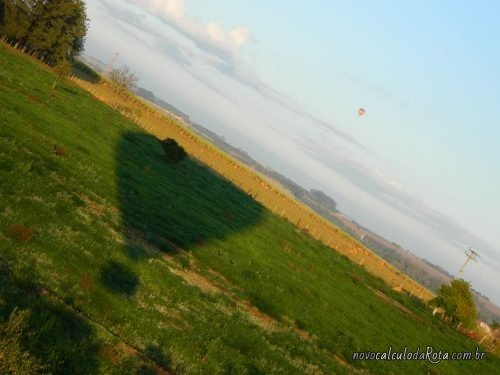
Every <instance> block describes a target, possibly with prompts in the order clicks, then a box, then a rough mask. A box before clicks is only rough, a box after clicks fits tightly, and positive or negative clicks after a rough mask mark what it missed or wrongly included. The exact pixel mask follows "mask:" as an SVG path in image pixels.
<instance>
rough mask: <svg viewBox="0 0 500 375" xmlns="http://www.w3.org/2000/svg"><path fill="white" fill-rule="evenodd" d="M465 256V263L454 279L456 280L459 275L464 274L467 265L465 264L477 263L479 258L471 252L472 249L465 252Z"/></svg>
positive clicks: (475, 253)
mask: <svg viewBox="0 0 500 375" xmlns="http://www.w3.org/2000/svg"><path fill="white" fill-rule="evenodd" d="M465 255H466V256H467V259H466V260H465V263H464V264H463V266H462V267H461V268H460V270H459V271H458V273H457V274H456V276H455V279H458V278H459V277H460V275H461V274H462V273H463V272H464V268H465V266H466V265H467V263H469V262H470V261H471V260H473V261H474V262H476V263H477V259H478V258H479V254H478V253H477V252H475V251H474V250H472V247H469V250H467V251H465Z"/></svg>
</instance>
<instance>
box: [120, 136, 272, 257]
mask: <svg viewBox="0 0 500 375" xmlns="http://www.w3.org/2000/svg"><path fill="white" fill-rule="evenodd" d="M167 155H168V152H167V154H166V153H165V150H164V149H163V148H162V145H161V143H160V141H159V140H158V138H156V137H154V136H152V135H149V134H144V133H140V132H129V133H126V134H125V135H124V136H123V137H122V139H121V141H120V143H119V145H118V160H119V163H118V170H117V174H118V179H119V189H120V203H121V211H122V215H123V216H122V223H123V226H124V230H125V235H126V246H125V250H126V252H127V255H128V256H129V257H130V258H131V259H134V260H140V259H143V258H147V257H150V256H151V255H152V253H151V252H149V251H147V248H148V246H149V247H151V246H153V247H154V248H156V249H159V250H160V251H162V252H167V253H171V252H175V251H179V249H182V250H183V251H188V250H191V249H192V248H193V247H196V246H199V245H203V244H205V243H207V242H208V241H210V240H214V239H215V240H217V239H223V238H225V237H227V236H229V235H231V234H234V233H236V232H238V231H240V230H243V229H245V228H247V227H250V226H253V225H255V224H256V223H257V222H258V221H259V220H260V219H261V217H262V215H263V207H262V206H261V205H260V204H259V203H257V202H256V201H255V200H253V199H252V198H251V197H250V196H249V195H248V194H246V193H245V192H243V191H242V190H241V189H239V188H238V187H236V186H235V185H233V184H232V183H231V182H229V181H228V180H226V179H225V178H223V177H222V176H220V175H219V174H217V173H216V172H214V171H213V170H211V169H210V168H209V167H207V166H206V165H204V164H202V163H201V162H199V161H198V160H196V159H194V158H192V157H189V156H188V157H186V158H184V159H182V160H180V161H172V160H168V157H167ZM145 244H146V246H145Z"/></svg>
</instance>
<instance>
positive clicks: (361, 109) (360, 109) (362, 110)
mask: <svg viewBox="0 0 500 375" xmlns="http://www.w3.org/2000/svg"><path fill="white" fill-rule="evenodd" d="M365 113H366V111H365V109H364V108H359V109H358V117H361V116H364V114H365Z"/></svg>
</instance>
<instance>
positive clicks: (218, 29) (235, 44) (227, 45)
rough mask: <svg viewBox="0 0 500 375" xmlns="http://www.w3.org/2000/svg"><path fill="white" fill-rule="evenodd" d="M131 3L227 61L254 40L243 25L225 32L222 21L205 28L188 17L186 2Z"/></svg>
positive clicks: (143, 0)
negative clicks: (251, 39)
mask: <svg viewBox="0 0 500 375" xmlns="http://www.w3.org/2000/svg"><path fill="white" fill-rule="evenodd" d="M128 2H129V3H133V4H135V5H137V6H139V7H140V8H142V9H144V10H146V11H147V12H148V13H149V14H151V15H153V16H155V17H157V18H158V19H160V20H161V21H163V22H165V23H166V24H168V25H170V26H171V27H173V28H175V29H176V30H177V31H178V32H180V33H182V34H184V35H185V36H186V37H188V38H190V39H192V40H193V41H194V43H196V45H197V46H198V47H199V48H201V49H203V50H205V51H210V52H212V53H215V54H217V55H222V57H224V58H225V59H229V60H232V59H235V58H236V57H237V55H238V53H239V51H240V49H241V48H242V47H243V46H244V45H245V44H246V43H247V42H248V41H249V40H250V37H251V35H250V31H249V30H248V29H247V28H245V27H243V26H237V27H234V28H232V29H230V30H226V29H225V28H224V26H223V25H222V24H221V23H219V22H210V23H208V24H207V25H204V24H203V23H201V22H200V21H198V20H196V19H194V18H191V17H189V16H188V15H187V13H186V4H185V2H184V0H128Z"/></svg>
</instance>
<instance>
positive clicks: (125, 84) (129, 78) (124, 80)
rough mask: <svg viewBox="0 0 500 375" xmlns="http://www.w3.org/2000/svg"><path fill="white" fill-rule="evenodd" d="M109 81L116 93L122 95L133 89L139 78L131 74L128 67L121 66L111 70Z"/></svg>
mask: <svg viewBox="0 0 500 375" xmlns="http://www.w3.org/2000/svg"><path fill="white" fill-rule="evenodd" d="M110 78H111V80H112V81H113V83H114V84H115V87H116V91H117V92H118V93H120V94H121V93H123V92H124V91H127V90H131V89H132V88H134V87H135V85H136V83H137V81H138V80H139V78H138V77H137V76H136V75H135V73H133V72H132V71H131V70H130V68H129V67H128V65H123V66H121V67H120V68H118V69H113V70H112V71H111V75H110Z"/></svg>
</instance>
